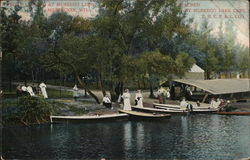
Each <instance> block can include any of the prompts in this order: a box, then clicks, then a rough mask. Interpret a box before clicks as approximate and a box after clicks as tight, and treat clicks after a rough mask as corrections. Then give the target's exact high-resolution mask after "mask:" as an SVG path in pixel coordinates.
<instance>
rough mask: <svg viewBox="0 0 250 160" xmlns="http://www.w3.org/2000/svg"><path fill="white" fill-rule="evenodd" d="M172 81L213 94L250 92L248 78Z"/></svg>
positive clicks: (249, 80)
mask: <svg viewBox="0 0 250 160" xmlns="http://www.w3.org/2000/svg"><path fill="white" fill-rule="evenodd" d="M173 81H175V82H179V83H184V84H187V85H190V86H195V87H197V88H200V89H203V90H204V91H206V92H209V93H211V94H214V95H218V94H231V93H240V92H250V79H213V80H193V79H176V80H173Z"/></svg>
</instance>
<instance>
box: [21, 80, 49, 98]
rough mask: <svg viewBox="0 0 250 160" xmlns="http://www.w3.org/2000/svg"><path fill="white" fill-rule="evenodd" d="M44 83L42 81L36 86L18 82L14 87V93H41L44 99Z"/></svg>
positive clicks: (30, 94)
mask: <svg viewBox="0 0 250 160" xmlns="http://www.w3.org/2000/svg"><path fill="white" fill-rule="evenodd" d="M46 87H47V86H46V85H45V83H44V82H42V83H40V84H39V86H38V87H35V86H34V85H27V86H26V85H25V84H18V85H17V87H16V93H17V95H18V96H24V95H29V96H32V97H35V96H36V94H42V95H43V97H44V98H45V99H47V98H48V94H47V91H46Z"/></svg>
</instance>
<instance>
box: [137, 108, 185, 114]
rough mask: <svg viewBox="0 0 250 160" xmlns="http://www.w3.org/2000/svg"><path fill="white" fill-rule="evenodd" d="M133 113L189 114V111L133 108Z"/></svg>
mask: <svg viewBox="0 0 250 160" xmlns="http://www.w3.org/2000/svg"><path fill="white" fill-rule="evenodd" d="M132 110H133V111H141V112H146V113H163V114H187V113H188V111H183V110H174V109H173V110H168V109H165V108H163V109H161V108H150V107H136V106H132Z"/></svg>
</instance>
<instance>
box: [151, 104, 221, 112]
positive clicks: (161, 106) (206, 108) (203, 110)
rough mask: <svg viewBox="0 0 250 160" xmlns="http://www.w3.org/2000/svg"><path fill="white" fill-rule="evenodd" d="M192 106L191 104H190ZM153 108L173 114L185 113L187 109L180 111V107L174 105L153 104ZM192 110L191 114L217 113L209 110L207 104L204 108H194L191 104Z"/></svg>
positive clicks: (213, 109) (212, 109) (214, 109)
mask: <svg viewBox="0 0 250 160" xmlns="http://www.w3.org/2000/svg"><path fill="white" fill-rule="evenodd" d="M191 104H192V103H191ZM153 105H154V107H155V108H159V109H166V110H168V111H173V112H181V111H182V112H184V111H187V109H186V108H185V109H182V108H181V107H180V105H174V104H158V103H154V104H153ZM192 105H193V107H192V110H190V111H191V112H193V113H212V112H217V111H218V109H217V108H210V107H209V106H208V105H207V104H206V106H199V107H198V106H195V104H192Z"/></svg>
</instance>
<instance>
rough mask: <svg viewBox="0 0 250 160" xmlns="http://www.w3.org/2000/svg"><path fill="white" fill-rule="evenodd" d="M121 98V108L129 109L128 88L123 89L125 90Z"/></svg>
mask: <svg viewBox="0 0 250 160" xmlns="http://www.w3.org/2000/svg"><path fill="white" fill-rule="evenodd" d="M121 97H122V98H123V109H124V110H128V111H131V105H130V97H131V96H130V93H129V90H128V89H125V92H124V93H123V94H122V96H121Z"/></svg>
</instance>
